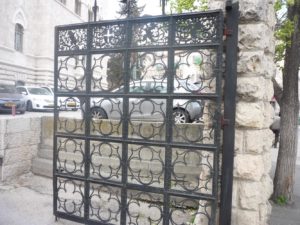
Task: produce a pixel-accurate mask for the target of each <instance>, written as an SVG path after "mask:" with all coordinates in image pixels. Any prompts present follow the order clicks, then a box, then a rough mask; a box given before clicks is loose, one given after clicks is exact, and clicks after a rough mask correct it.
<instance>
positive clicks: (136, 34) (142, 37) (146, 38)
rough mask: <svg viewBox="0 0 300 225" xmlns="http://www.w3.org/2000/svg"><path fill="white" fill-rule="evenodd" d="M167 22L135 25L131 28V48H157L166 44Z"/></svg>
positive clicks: (167, 35) (149, 22)
mask: <svg viewBox="0 0 300 225" xmlns="http://www.w3.org/2000/svg"><path fill="white" fill-rule="evenodd" d="M168 37H169V31H168V22H156V21H155V22H153V21H148V22H147V23H137V24H135V25H134V26H133V39H132V45H133V46H159V45H167V44H168Z"/></svg>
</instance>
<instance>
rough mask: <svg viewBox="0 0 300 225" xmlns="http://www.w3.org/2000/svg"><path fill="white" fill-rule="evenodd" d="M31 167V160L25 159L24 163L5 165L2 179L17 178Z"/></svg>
mask: <svg viewBox="0 0 300 225" xmlns="http://www.w3.org/2000/svg"><path fill="white" fill-rule="evenodd" d="M30 168H31V160H27V161H25V160H24V161H23V162H22V164H18V163H15V164H11V165H3V168H2V180H9V179H13V178H16V177H17V176H20V175H22V174H25V173H28V172H29V171H30Z"/></svg>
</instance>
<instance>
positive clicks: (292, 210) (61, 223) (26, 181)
mask: <svg viewBox="0 0 300 225" xmlns="http://www.w3.org/2000/svg"><path fill="white" fill-rule="evenodd" d="M299 147H300V146H299ZM273 150H274V152H273V153H276V149H273ZM275 159H276V155H274V156H273V161H275ZM274 166H275V163H273V173H274ZM295 195H296V198H295V200H296V201H295V205H294V206H293V207H280V206H277V205H273V210H272V215H271V221H270V225H300V165H298V166H297V170H296V184H295ZM52 207H53V200H52V180H51V179H49V178H44V177H39V176H34V175H32V174H26V175H24V176H21V177H20V178H18V179H16V180H14V181H12V182H10V183H0V225H79V224H78V223H75V222H71V221H67V220H63V219H59V220H58V221H57V222H55V217H54V216H53V208H52ZM253 225H256V224H253Z"/></svg>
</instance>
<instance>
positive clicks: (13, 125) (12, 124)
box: [6, 118, 31, 133]
mask: <svg viewBox="0 0 300 225" xmlns="http://www.w3.org/2000/svg"><path fill="white" fill-rule="evenodd" d="M21 125H22V126H21ZM6 129H7V133H15V132H25V131H30V130H31V128H30V118H13V119H8V120H7V128H6Z"/></svg>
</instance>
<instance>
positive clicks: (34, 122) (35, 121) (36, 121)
mask: <svg viewBox="0 0 300 225" xmlns="http://www.w3.org/2000/svg"><path fill="white" fill-rule="evenodd" d="M30 127H31V130H37V131H40V130H41V118H40V117H35V118H31V119H30Z"/></svg>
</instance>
